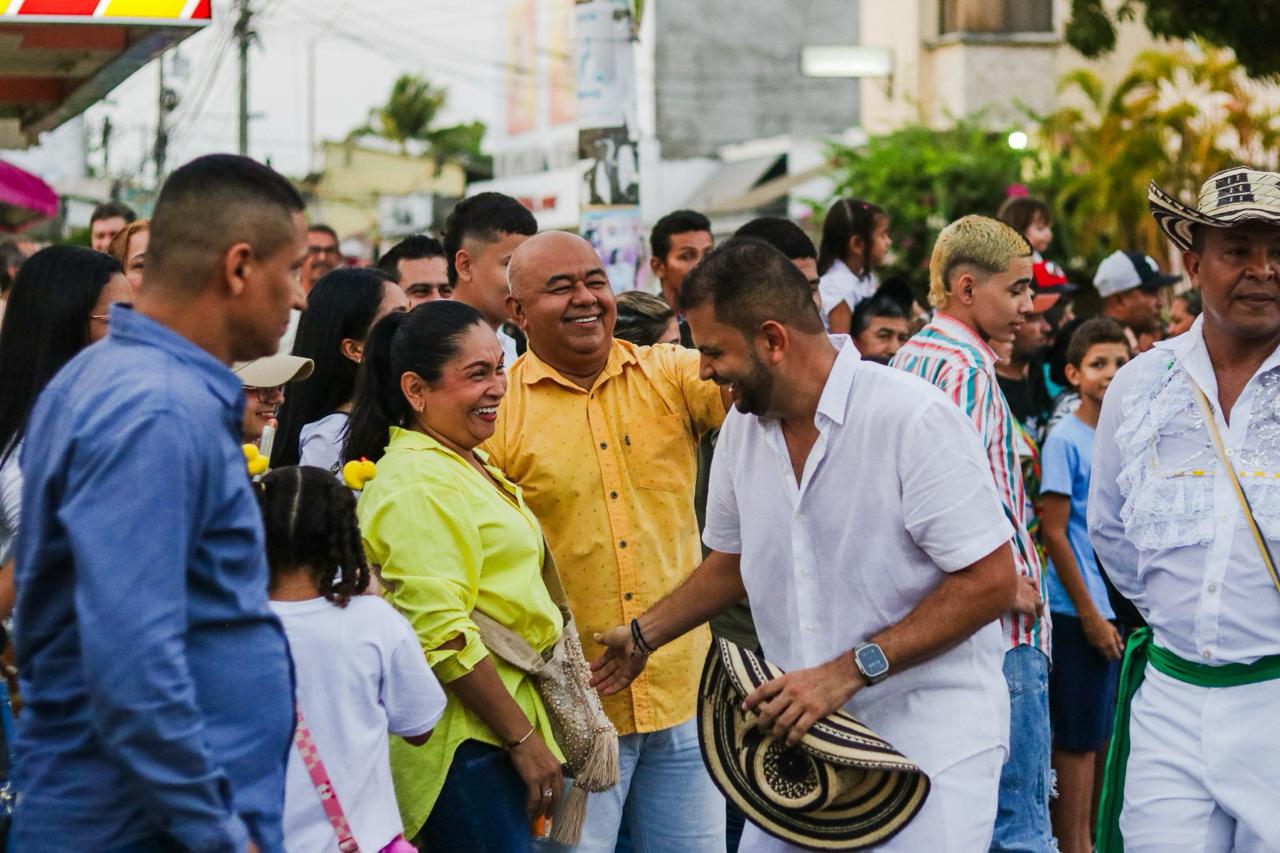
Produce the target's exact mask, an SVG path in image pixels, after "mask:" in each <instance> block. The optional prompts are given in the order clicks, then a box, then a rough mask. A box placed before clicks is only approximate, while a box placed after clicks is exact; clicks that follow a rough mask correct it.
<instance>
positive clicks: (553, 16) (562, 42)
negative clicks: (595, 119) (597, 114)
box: [547, 0, 578, 126]
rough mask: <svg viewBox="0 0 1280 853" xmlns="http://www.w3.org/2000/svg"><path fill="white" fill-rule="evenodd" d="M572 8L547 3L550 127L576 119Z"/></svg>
mask: <svg viewBox="0 0 1280 853" xmlns="http://www.w3.org/2000/svg"><path fill="white" fill-rule="evenodd" d="M573 7H574V2H573V0H548V6H547V65H548V68H547V121H548V123H550V124H551V125H553V126H555V125H561V124H569V123H570V122H572V121H574V120H575V119H577V117H578V98H577V96H578V91H577V83H576V82H575V80H576V78H577V75H576V73H575V71H574V67H575V62H576V60H577V56H576V54H575V49H574V45H575V43H576V42H575V34H576V32H577V26H576V22H575V16H574V8H573Z"/></svg>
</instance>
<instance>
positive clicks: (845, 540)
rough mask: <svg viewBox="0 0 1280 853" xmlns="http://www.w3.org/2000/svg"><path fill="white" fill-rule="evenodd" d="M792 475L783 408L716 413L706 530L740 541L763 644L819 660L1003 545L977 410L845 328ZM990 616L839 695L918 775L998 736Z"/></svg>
mask: <svg viewBox="0 0 1280 853" xmlns="http://www.w3.org/2000/svg"><path fill="white" fill-rule="evenodd" d="M832 342H833V343H834V344H835V345H836V347H837V348H838V349H839V355H838V356H837V358H836V361H835V364H834V366H833V367H832V370H831V373H830V375H829V376H828V377H827V381H826V386H825V388H824V389H823V393H822V397H821V400H820V401H819V403H818V412H817V415H816V424H817V427H818V433H819V436H818V439H817V441H816V443H815V444H814V446H813V449H812V450H811V451H810V453H809V458H808V460H807V462H806V463H805V469H804V475H803V477H802V480H801V482H800V484H799V485H798V486H797V484H796V478H795V475H794V473H793V471H792V468H791V462H790V460H789V458H788V455H787V449H786V443H785V442H784V440H783V437H782V430H781V427H780V425H779V423H778V421H777V420H775V419H762V418H758V417H756V416H754V415H744V414H743V413H741V412H739V411H737V410H736V409H735V410H733V411H731V412H730V413H729V415H728V417H727V418H726V419H725V423H724V427H723V429H722V430H721V432H720V439H719V443H718V444H717V445H716V457H715V462H714V463H713V465H712V470H711V489H710V497H709V499H708V501H707V526H706V533H705V536H704V538H705V540H706V543H707V545H708V546H709V547H711V548H714V549H715V550H717V551H723V552H726V553H731V554H741V555H742V579H743V582H744V583H745V584H746V588H747V595H748V598H749V599H750V602H751V611H752V614H753V616H754V617H755V621H756V629H757V631H758V633H759V637H760V643H761V646H762V647H763V649H764V653H765V656H766V657H767V658H768V659H769V660H771V661H772V662H773V663H775V664H777V665H778V666H780V667H782V668H783V669H786V670H795V669H802V668H806V667H812V666H817V665H819V664H823V663H826V662H827V661H829V660H832V659H833V658H835V657H836V656H838V655H840V654H841V653H844V652H847V651H849V650H850V649H852V648H854V647H855V646H857V645H859V644H861V643H864V642H866V641H868V640H870V639H871V638H872V637H873V636H875V635H876V634H877V633H879V632H880V631H882V630H883V629H885V628H887V627H889V626H890V625H893V624H895V623H897V622H899V621H901V620H902V618H903V617H905V616H906V615H907V614H908V613H910V612H911V611H912V610H913V609H915V607H916V605H918V604H919V603H920V601H921V600H923V599H924V597H925V596H926V595H928V594H929V593H930V592H931V591H932V590H933V589H934V588H935V587H937V585H938V584H939V583H940V582H941V581H942V580H943V579H944V578H945V577H946V574H947V573H949V572H954V571H958V570H961V569H964V568H965V567H967V566H969V565H972V564H973V563H974V562H976V561H977V560H978V559H979V558H981V557H984V556H986V555H987V554H990V553H991V552H992V551H995V550H996V549H997V548H999V547H1000V546H1001V545H1004V544H1005V543H1007V542H1008V541H1009V540H1010V538H1011V537H1012V535H1013V528H1012V527H1011V526H1010V525H1009V522H1008V521H1007V520H1006V518H1005V514H1004V510H1003V509H1002V508H1001V504H1000V499H999V498H998V497H997V496H996V490H995V485H994V483H993V482H992V479H991V469H990V467H989V466H988V463H987V455H986V451H985V449H984V448H983V446H982V441H981V439H980V438H979V437H978V433H977V431H976V430H975V429H974V427H973V424H972V423H971V422H970V421H969V419H968V418H966V417H965V416H964V414H963V413H962V412H961V411H960V410H959V409H958V408H956V406H955V404H954V403H952V402H951V400H950V399H948V398H947V397H946V395H945V394H943V393H942V392H941V391H939V390H938V389H937V388H934V387H933V386H932V385H929V384H928V383H927V382H925V381H924V380H922V379H919V378H918V377H915V376H912V375H910V374H908V373H905V372H904V371H901V370H895V369H894V368H890V367H884V366H882V365H879V364H874V363H871V362H863V361H860V359H859V356H858V351H857V349H855V348H854V346H853V343H852V341H851V340H850V339H849V338H848V337H847V336H844V335H836V336H832ZM1003 660H1004V644H1003V642H1002V640H1001V636H1000V629H999V623H998V622H992V623H991V624H990V625H987V626H986V627H984V628H982V629H981V630H979V631H978V632H977V633H975V634H973V635H972V636H970V637H969V638H967V639H966V640H964V641H963V642H961V643H960V644H959V645H957V646H956V647H955V648H953V649H951V650H949V651H947V652H945V653H943V654H941V655H939V656H938V657H935V658H933V659H932V660H929V661H926V662H925V663H922V664H920V665H918V666H915V667H911V668H909V669H904V670H901V671H899V672H894V673H892V674H891V675H890V676H889V677H888V678H887V679H885V680H884V681H883V682H881V683H879V684H877V685H875V686H874V687H869V688H867V689H865V690H862V691H860V692H859V693H858V694H857V695H856V696H854V697H853V700H852V701H851V702H850V703H849V704H848V706H847V709H848V710H849V711H850V712H851V713H852V714H853V715H854V716H856V717H857V718H858V719H860V720H862V721H863V722H864V723H866V724H867V725H869V726H870V727H871V728H872V729H873V730H875V731H876V732H878V733H879V734H880V735H882V736H883V737H885V738H887V739H888V740H889V742H890V743H892V744H893V745H894V746H895V747H897V748H898V749H899V750H901V751H902V752H903V753H905V754H906V755H907V756H908V757H910V758H911V760H913V761H915V762H916V763H917V764H919V765H920V766H921V767H922V768H923V769H924V770H925V771H926V772H928V773H938V772H941V771H942V770H945V769H946V768H947V767H950V766H951V765H953V764H955V763H956V762H958V761H962V760H964V759H966V758H969V757H972V756H975V755H977V754H978V753H981V752H984V751H987V750H991V749H995V748H998V747H1002V746H1003V747H1005V748H1007V747H1008V740H1009V691H1008V687H1007V686H1006V683H1005V679H1004V676H1003V672H1002V669H1001V666H1002V664H1003Z"/></svg>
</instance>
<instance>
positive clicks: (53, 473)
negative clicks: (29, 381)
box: [13, 155, 305, 853]
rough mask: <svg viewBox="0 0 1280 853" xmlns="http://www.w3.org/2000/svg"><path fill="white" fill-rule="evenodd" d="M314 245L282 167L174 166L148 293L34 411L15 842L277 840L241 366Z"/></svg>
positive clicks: (39, 845)
mask: <svg viewBox="0 0 1280 853" xmlns="http://www.w3.org/2000/svg"><path fill="white" fill-rule="evenodd" d="M304 250H305V237H304V222H303V218H302V200H301V199H300V198H299V197H298V194H297V192H296V191H295V190H294V189H293V188H292V187H291V186H290V185H289V183H288V182H287V181H285V180H284V179H283V178H282V177H280V176H279V175H278V174H276V173H275V172H273V171H272V170H271V169H269V168H267V167H265V166H262V165H259V164H257V163H255V162H253V161H252V160H249V159H247V158H242V157H233V156H230V155H214V156H211V157H204V158H201V159H199V160H196V161H193V162H192V163H189V164H187V165H186V166H184V167H183V168H181V169H179V170H177V171H175V172H174V173H173V175H172V176H171V177H170V178H169V180H168V182H167V183H166V184H165V186H164V189H163V190H162V192H161V194H160V198H159V200H158V202H157V204H156V208H155V216H154V217H153V218H152V220H151V243H150V246H149V247H148V251H147V272H146V280H145V282H144V284H143V288H142V291H141V293H140V294H139V298H138V302H137V308H136V310H130V309H129V308H127V307H124V306H118V305H117V306H114V307H113V308H112V309H111V315H110V324H111V326H110V329H111V331H110V335H109V337H108V339H107V340H105V341H103V342H101V343H99V344H98V345H96V346H92V347H89V348H88V349H86V350H85V351H84V352H82V353H81V354H80V355H78V356H77V357H76V358H75V359H73V360H72V361H71V362H70V363H69V364H68V365H67V366H66V368H65V369H63V371H62V372H61V373H60V374H59V375H58V376H57V377H56V378H55V379H54V380H53V381H52V382H51V383H50V384H49V386H48V388H47V389H46V390H45V392H44V393H43V394H42V395H41V397H40V399H39V401H38V402H37V404H36V406H35V409H34V410H33V412H32V414H31V419H30V423H29V425H28V426H27V429H26V435H27V441H26V445H25V450H24V452H23V454H22V469H23V473H24V476H25V478H26V484H25V490H24V492H23V505H24V508H25V510H26V511H25V512H24V519H23V521H24V524H23V527H22V530H21V532H20V534H19V543H18V567H17V583H18V589H19V594H18V602H17V610H16V624H17V632H16V646H17V653H18V659H19V661H20V683H21V688H22V696H23V700H24V704H25V708H24V711H23V714H22V717H21V721H20V725H19V731H18V737H17V742H16V745H15V751H16V766H15V779H16V783H17V788H18V791H19V792H20V794H19V800H18V806H17V810H16V813H15V816H14V835H13V839H14V842H15V845H16V848H17V849H19V850H32V851H34V850H55V849H56V850H93V851H117V850H120V851H124V850H128V851H163V850H177V849H181V850H186V849H190V850H194V851H219V853H221V852H222V851H228V852H229V851H236V853H242V852H243V851H245V850H255V849H258V850H262V851H277V850H282V849H283V843H282V839H281V828H280V818H281V813H282V811H283V806H284V775H285V766H286V760H287V756H288V750H289V747H290V739H291V735H292V730H293V685H292V672H291V664H290V660H289V653H288V647H287V645H286V642H285V637H284V632H283V630H282V628H281V626H280V624H279V622H278V621H277V620H276V619H275V617H274V616H273V615H272V613H271V610H270V608H269V607H268V604H267V565H266V560H265V557H264V552H263V534H262V524H261V521H260V517H259V515H258V509H257V502H256V501H255V499H254V496H253V492H252V486H251V484H250V482H249V479H248V476H247V472H246V469H245V462H244V456H243V454H242V453H241V451H240V447H239V434H240V419H241V414H242V407H243V393H242V390H241V388H240V382H239V380H238V379H237V378H236V377H235V375H234V374H233V373H232V372H231V371H230V370H229V369H228V368H227V364H229V363H230V362H232V361H234V360H246V359H251V358H256V357H259V356H264V355H269V354H271V353H272V352H274V351H275V349H276V345H277V342H278V340H279V338H280V335H281V333H283V332H284V330H285V326H286V324H287V322H288V318H289V311H290V309H291V308H295V307H301V306H302V303H303V294H302V291H301V288H300V286H299V284H298V269H299V268H300V266H301V263H302V259H303V257H304V254H303V253H304Z"/></svg>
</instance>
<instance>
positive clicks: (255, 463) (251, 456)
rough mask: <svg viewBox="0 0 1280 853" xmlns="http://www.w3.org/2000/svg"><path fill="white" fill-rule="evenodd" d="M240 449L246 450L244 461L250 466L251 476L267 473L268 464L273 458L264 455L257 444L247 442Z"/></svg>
mask: <svg viewBox="0 0 1280 853" xmlns="http://www.w3.org/2000/svg"><path fill="white" fill-rule="evenodd" d="M240 449H241V450H243V451H244V461H245V463H246V464H248V466H249V476H250V477H256V476H258V475H259V474H265V473H267V466H268V465H270V464H271V460H270V459H268V458H267V457H266V456H263V455H262V453H261V452H260V451H259V450H258V448H257V446H256V445H253V444H245V445H241V448H240Z"/></svg>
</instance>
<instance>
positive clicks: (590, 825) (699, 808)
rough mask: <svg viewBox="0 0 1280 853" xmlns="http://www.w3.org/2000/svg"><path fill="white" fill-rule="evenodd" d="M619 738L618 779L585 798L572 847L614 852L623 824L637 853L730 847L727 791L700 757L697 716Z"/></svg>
mask: <svg viewBox="0 0 1280 853" xmlns="http://www.w3.org/2000/svg"><path fill="white" fill-rule="evenodd" d="M618 740H619V750H618V758H619V769H620V771H621V772H620V774H619V777H620V778H619V780H618V784H617V785H616V786H615V787H613V788H611V789H610V790H608V791H602V792H600V793H598V794H592V795H591V796H590V798H589V799H588V800H587V822H586V825H585V826H584V827H583V830H582V840H581V841H580V842H579V843H578V844H577V845H576V846H575V847H573V848H572V851H573V853H614V848H615V845H616V844H617V841H618V832H619V829H620V828H621V827H622V826H623V825H625V826H626V827H627V835H628V836H629V839H630V849H631V850H633V851H635V853H724V849H725V846H724V826H725V819H724V797H723V796H722V795H721V794H720V791H719V790H718V789H717V788H716V786H715V784H714V783H712V781H711V777H710V776H709V775H707V769H706V766H705V765H704V764H703V763H702V752H701V751H700V750H699V749H698V729H697V721H696V720H690V721H688V722H686V723H681V724H680V725H678V726H673V727H672V728H669V729H663V730H661V731H657V732H649V733H648V734H631V735H623V736H622V737H621V738H619V739H618ZM538 849H539V850H546V851H563V853H568V851H569V849H570V848H566V847H563V846H561V845H558V844H552V843H549V842H539V844H538Z"/></svg>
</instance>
